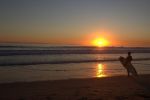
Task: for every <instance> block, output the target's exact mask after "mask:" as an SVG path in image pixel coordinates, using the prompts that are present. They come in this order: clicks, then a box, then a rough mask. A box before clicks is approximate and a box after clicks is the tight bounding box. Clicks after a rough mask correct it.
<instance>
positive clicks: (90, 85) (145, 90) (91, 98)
mask: <svg viewBox="0 0 150 100" xmlns="http://www.w3.org/2000/svg"><path fill="white" fill-rule="evenodd" d="M149 84H150V75H140V76H139V78H138V79H134V78H133V77H127V76H113V77H103V78H85V79H68V80H54V81H52V80H50V81H34V82H15V83H1V84H0V90H1V93H0V94H1V95H0V100H124V99H125V100H131V99H132V100H134V99H135V100H145V99H146V100H147V99H150V94H149V91H150V85H149Z"/></svg>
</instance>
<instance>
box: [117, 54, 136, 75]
mask: <svg viewBox="0 0 150 100" xmlns="http://www.w3.org/2000/svg"><path fill="white" fill-rule="evenodd" d="M119 61H120V62H121V64H122V65H123V67H125V68H126V70H127V73H128V76H130V73H131V74H132V75H133V76H138V74H137V71H136V70H135V68H134V66H133V65H132V63H131V61H132V56H131V52H128V56H127V57H126V58H124V57H119Z"/></svg>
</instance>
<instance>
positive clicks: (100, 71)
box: [96, 64, 107, 77]
mask: <svg viewBox="0 0 150 100" xmlns="http://www.w3.org/2000/svg"><path fill="white" fill-rule="evenodd" d="M106 76H107V75H106V74H105V73H104V65H103V64H98V65H97V71H96V77H106Z"/></svg>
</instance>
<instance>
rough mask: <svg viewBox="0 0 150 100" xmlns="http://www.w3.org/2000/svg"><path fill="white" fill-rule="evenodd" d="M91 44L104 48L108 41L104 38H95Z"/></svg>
mask: <svg viewBox="0 0 150 100" xmlns="http://www.w3.org/2000/svg"><path fill="white" fill-rule="evenodd" d="M92 44H93V45H94V46H98V47H104V46H108V45H109V42H108V40H106V39H104V38H96V39H94V40H93V41H92Z"/></svg>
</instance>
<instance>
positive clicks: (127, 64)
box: [125, 52, 132, 76]
mask: <svg viewBox="0 0 150 100" xmlns="http://www.w3.org/2000/svg"><path fill="white" fill-rule="evenodd" d="M131 61H132V56H131V52H128V56H127V57H126V60H125V65H126V66H127V73H128V76H130V72H129V65H130V64H131Z"/></svg>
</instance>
